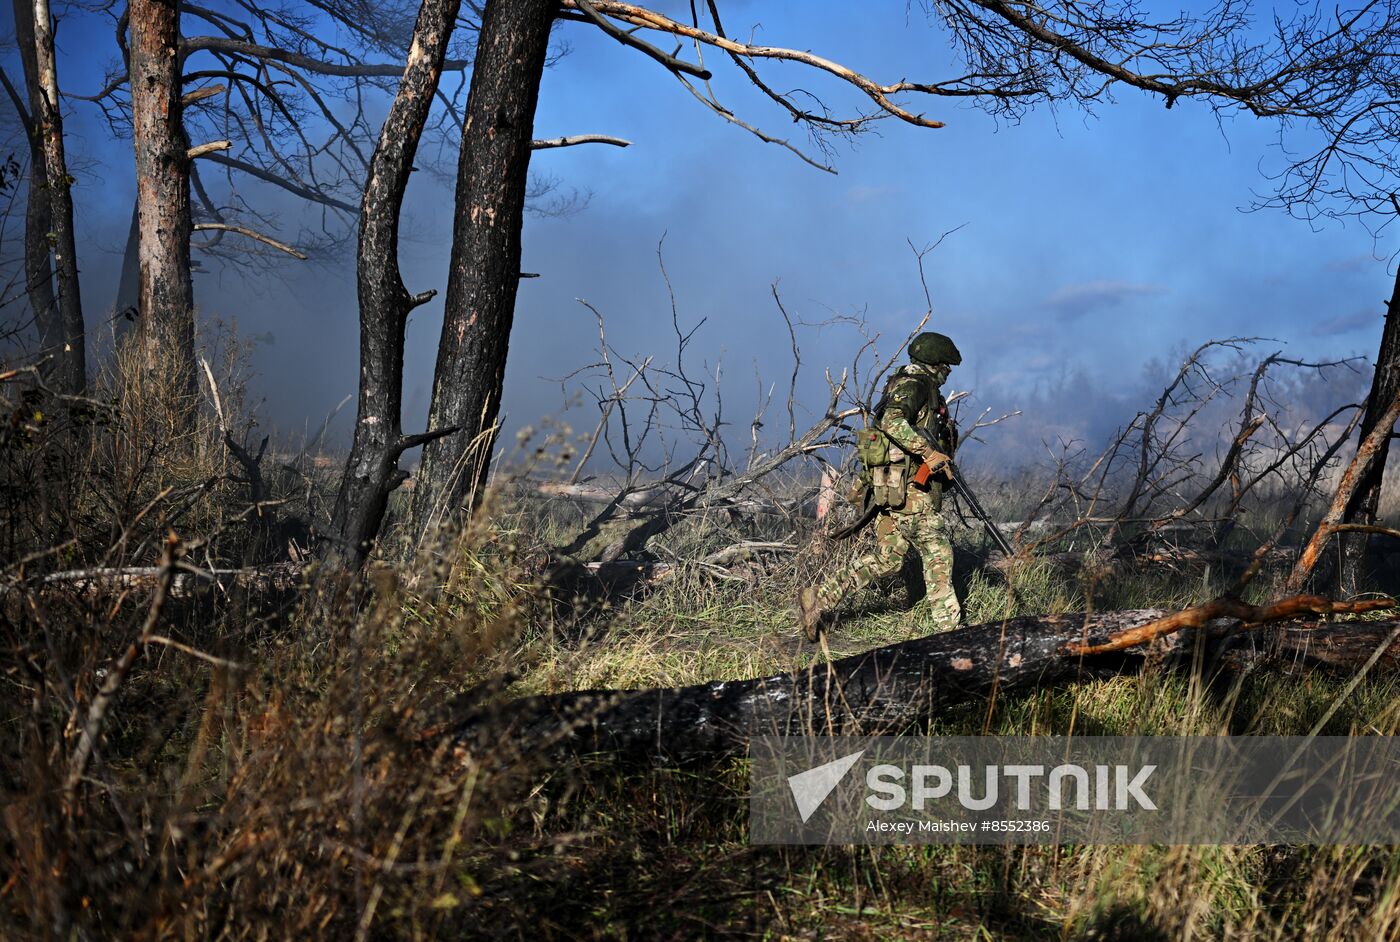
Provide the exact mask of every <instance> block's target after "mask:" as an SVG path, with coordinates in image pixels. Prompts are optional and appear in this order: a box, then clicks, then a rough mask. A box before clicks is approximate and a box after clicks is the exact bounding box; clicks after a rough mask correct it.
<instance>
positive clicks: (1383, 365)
mask: <svg viewBox="0 0 1400 942" xmlns="http://www.w3.org/2000/svg"><path fill="white" fill-rule="evenodd" d="M1396 393H1400V268H1397V269H1396V271H1395V287H1394V289H1393V290H1392V291H1391V294H1390V303H1389V304H1387V305H1386V310H1385V328H1384V329H1383V330H1382V331H1381V346H1380V350H1379V352H1378V353H1377V354H1376V372H1375V374H1374V375H1373V376H1372V378H1371V394H1370V396H1368V397H1367V399H1366V414H1365V415H1364V416H1363V417H1362V419H1361V433H1360V437H1359V440H1360V441H1363V442H1364V441H1365V440H1366V437H1367V436H1368V435H1370V434H1371V430H1372V429H1374V428H1375V427H1376V423H1378V422H1379V421H1380V420H1381V415H1382V413H1384V412H1385V407H1386V405H1387V404H1389V403H1390V402H1391V401H1392V400H1393V399H1394V398H1395V396H1396ZM1393 437H1394V436H1393V435H1392V436H1388V437H1387V438H1386V439H1385V440H1384V441H1382V442H1381V444H1380V448H1379V450H1378V451H1377V452H1376V457H1375V459H1374V461H1373V462H1372V464H1371V466H1370V467H1369V468H1368V469H1367V471H1366V473H1365V474H1364V475H1363V476H1362V478H1361V483H1360V484H1359V485H1358V486H1357V489H1356V493H1355V494H1354V495H1352V499H1351V500H1350V501H1349V502H1348V503H1347V508H1346V512H1345V513H1344V514H1343V515H1342V522H1343V523H1360V524H1374V523H1375V522H1376V513H1377V511H1378V510H1379V508H1380V500H1381V486H1382V484H1383V483H1384V481H1385V461H1386V457H1387V454H1388V453H1389V451H1390V439H1391V438H1393ZM1341 539H1342V566H1341V571H1340V580H1339V591H1340V593H1341V594H1343V595H1352V594H1355V592H1356V591H1357V589H1358V587H1359V582H1360V573H1359V570H1360V568H1361V565H1362V562H1363V560H1364V557H1365V554H1366V547H1367V544H1368V543H1369V541H1370V537H1369V536H1368V535H1367V534H1364V533H1350V534H1347V535H1345V536H1344V537H1342V538H1341Z"/></svg>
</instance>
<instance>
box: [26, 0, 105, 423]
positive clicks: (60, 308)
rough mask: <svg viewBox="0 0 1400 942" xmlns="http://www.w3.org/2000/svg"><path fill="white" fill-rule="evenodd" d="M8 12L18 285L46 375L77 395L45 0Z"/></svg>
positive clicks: (82, 362) (75, 299) (82, 336)
mask: <svg viewBox="0 0 1400 942" xmlns="http://www.w3.org/2000/svg"><path fill="white" fill-rule="evenodd" d="M14 12H15V33H16V38H17V39H18V41H19V52H20V62H21V63H22V64H23V68H24V83H25V87H26V88H27V90H28V96H27V98H28V102H27V103H28V108H27V109H26V107H25V102H24V101H22V100H21V98H20V95H19V93H18V92H17V91H16V90H15V89H13V88H11V89H9V92H10V95H11V100H12V102H13V104H14V106H15V111H16V113H17V114H18V115H19V116H20V120H21V122H22V123H23V124H24V127H25V131H26V132H27V136H28V138H29V147H30V151H29V153H30V164H29V192H28V194H27V201H28V202H27V209H26V220H25V236H24V255H25V266H24V269H25V288H26V291H27V293H28V295H29V303H30V307H31V308H32V310H33V312H34V320H35V323H36V325H37V326H38V329H39V347H40V351H39V352H40V353H41V354H42V355H45V356H48V357H51V358H52V360H51V361H50V362H51V363H52V366H51V367H50V368H49V369H48V370H47V379H48V380H49V382H50V383H51V384H52V385H53V386H54V388H55V389H56V390H58V391H59V392H61V393H64V394H67V395H81V394H82V392H83V390H84V389H85V388H86V386H87V353H86V350H87V334H86V330H85V327H84V324H83V308H82V299H81V296H80V293H79V286H78V253H77V245H76V240H75V236H74V230H73V189H72V177H71V176H70V175H69V173H68V160H67V157H66V155H65V153H64V140H63V115H62V112H61V110H60V109H61V106H62V102H61V101H60V98H59V94H58V64H57V61H56V58H55V54H54V41H53V19H52V16H51V15H50V12H49V4H48V0H35V2H26V0H15V2H14ZM6 84H7V85H8V82H7V83H6Z"/></svg>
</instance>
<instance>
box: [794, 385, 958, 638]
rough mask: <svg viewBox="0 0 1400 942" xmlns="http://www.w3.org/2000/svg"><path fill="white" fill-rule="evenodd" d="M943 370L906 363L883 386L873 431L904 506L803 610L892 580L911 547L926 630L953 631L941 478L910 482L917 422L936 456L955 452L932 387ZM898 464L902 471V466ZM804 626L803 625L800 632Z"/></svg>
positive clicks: (826, 608) (888, 515)
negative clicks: (881, 440)
mask: <svg viewBox="0 0 1400 942" xmlns="http://www.w3.org/2000/svg"><path fill="white" fill-rule="evenodd" d="M947 371H948V367H947V366H945V365H939V366H928V365H925V364H921V363H912V364H910V365H908V366H905V367H902V368H901V369H900V370H899V371H898V372H897V373H896V374H895V375H894V376H893V377H892V378H891V380H890V382H889V383H888V384H887V385H886V388H885V397H886V398H885V405H884V410H883V412H882V413H881V414H880V421H879V428H880V430H881V431H882V432H884V433H885V434H886V435H887V436H888V437H889V439H890V441H892V442H893V443H894V445H897V446H898V448H897V449H896V448H893V447H892V448H891V452H892V454H891V459H892V461H893V464H894V466H896V467H899V470H900V471H901V472H902V473H903V478H904V481H906V482H908V483H907V484H905V485H904V500H903V502H902V503H899V502H897V501H896V502H895V503H896V506H891V507H885V508H883V509H882V510H881V511H880V512H879V514H878V515H877V516H876V518H875V551H874V552H872V553H869V554H867V555H865V556H862V557H861V558H860V559H858V560H856V561H855V562H854V563H853V564H852V565H851V566H850V567H849V568H848V569H846V570H844V571H842V572H840V573H837V574H836V575H834V576H832V577H831V578H830V579H828V580H827V581H826V582H824V583H822V585H821V586H820V587H819V588H817V589H816V590H815V593H813V592H812V590H806V591H807V593H808V595H807V597H806V598H805V599H804V602H803V603H802V604H803V606H804V607H810V606H812V605H815V610H816V611H818V612H820V613H822V614H823V615H824V614H825V613H829V612H830V611H831V610H832V609H834V608H835V607H836V606H837V605H838V604H839V603H840V602H841V600H842V599H843V598H845V597H846V596H847V595H849V594H850V593H851V592H853V591H855V590H857V589H861V588H864V587H865V586H868V585H870V584H871V583H874V582H877V581H879V580H881V579H885V578H887V577H890V576H893V575H895V574H896V573H897V572H899V570H900V568H901V566H902V565H903V563H904V557H905V556H906V554H907V553H908V552H909V550H910V549H914V550H916V551H917V552H918V554H919V557H920V559H921V560H922V562H923V571H924V584H925V586H926V587H927V591H928V594H927V596H926V598H925V600H924V604H925V606H926V607H927V612H928V616H929V620H930V622H931V624H929V625H927V627H928V628H929V629H930V630H934V631H946V630H948V629H951V628H954V627H956V626H957V624H958V622H959V620H960V619H961V618H962V608H961V606H960V605H959V604H958V597H957V595H956V594H955V593H954V591H953V546H952V542H951V541H950V539H949V534H948V526H947V524H946V522H945V521H944V519H943V514H942V509H943V486H944V485H943V480H944V479H943V477H942V476H941V475H938V474H935V475H934V476H933V477H932V478H931V479H930V480H929V481H928V483H927V484H924V485H918V484H915V483H913V480H912V477H913V474H914V471H915V470H916V469H917V468H918V467H919V466H920V464H921V463H922V460H923V459H922V455H923V454H924V452H925V451H927V449H928V445H927V444H926V443H925V441H924V440H923V438H921V437H920V436H919V434H918V433H917V432H915V430H914V425H915V423H917V424H918V425H919V426H920V427H921V428H924V429H926V430H928V431H930V432H932V433H933V434H934V436H935V437H936V438H937V439H938V443H939V450H941V451H942V452H943V453H944V454H947V455H951V454H952V453H953V449H954V448H955V447H956V441H955V440H953V432H952V426H951V423H949V422H946V421H945V420H946V417H947V405H946V403H945V402H944V400H943V396H942V394H941V393H940V392H939V390H938V387H939V386H940V385H942V383H943V381H944V380H945V379H946V378H947ZM900 466H902V467H900ZM804 627H805V626H804Z"/></svg>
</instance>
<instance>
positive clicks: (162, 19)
mask: <svg viewBox="0 0 1400 942" xmlns="http://www.w3.org/2000/svg"><path fill="white" fill-rule="evenodd" d="M128 10H129V22H130V52H129V62H130V74H131V131H132V138H133V141H134V143H135V148H136V203H137V213H138V216H139V219H138V223H139V227H140V238H139V252H140V266H141V275H140V287H139V292H138V294H139V304H138V307H139V318H140V337H141V348H142V358H143V361H144V364H143V366H144V371H145V372H146V373H147V374H148V375H150V376H153V377H154V376H161V375H170V376H172V377H173V380H174V382H173V386H174V392H175V394H176V395H181V396H188V397H190V398H191V399H192V398H193V396H194V393H195V360H194V286H193V284H192V282H191V280H190V232H191V226H192V222H191V216H190V157H189V155H188V153H187V152H188V150H189V144H188V141H187V139H186V137H185V130H184V122H183V120H182V117H181V104H180V56H179V47H180V12H179V3H178V0H132V2H131V5H130V7H129V8H128ZM161 385H163V386H165V387H166V388H169V386H170V385H171V384H169V383H162V384H161ZM180 411H181V412H186V411H188V410H184V409H182V410H180Z"/></svg>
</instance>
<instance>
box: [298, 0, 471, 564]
mask: <svg viewBox="0 0 1400 942" xmlns="http://www.w3.org/2000/svg"><path fill="white" fill-rule="evenodd" d="M460 7H461V0H423V5H422V7H421V8H420V9H419V11H418V20H417V23H416V24H415V25H414V30H413V42H412V46H411V47H410V49H409V53H408V63H407V65H406V67H405V69H404V74H403V80H402V81H401V82H400V83H399V90H398V93H397V94H396V95H395V96H394V103H393V105H392V106H391V107H390V109H389V115H388V117H387V118H386V119H385V121H384V128H383V130H382V131H381V132H380V135H379V142H378V144H377V145H376V146H375V149H374V156H373V157H372V158H371V161H370V170H369V179H368V180H367V182H366V184H365V193H364V198H363V201H362V203H361V208H360V231H359V247H358V254H357V257H356V265H357V268H356V275H357V284H358V290H359V301H360V386H359V405H358V412H357V416H356V420H355V439H354V443H353V444H352V446H351V449H350V457H349V459H348V460H347V462H346V465H345V476H344V478H343V479H342V481H341V485H340V493H339V495H338V496H337V498H336V503H335V511H334V515H333V522H332V529H333V531H334V537H333V542H331V543H330V544H328V545H327V546H326V547H325V548H324V550H323V555H324V556H325V557H326V558H327V559H329V560H332V561H333V562H335V563H336V564H339V565H350V566H354V567H356V568H358V567H359V565H360V564H361V563H363V562H364V559H365V557H366V555H367V554H368V552H369V549H370V546H371V544H372V543H373V541H374V539H375V537H376V536H377V535H378V534H379V528H380V525H381V524H382V522H383V520H384V512H385V509H386V507H387V506H388V501H389V495H390V493H392V492H393V490H394V488H396V487H398V486H399V484H400V483H402V481H403V480H404V478H405V477H406V476H407V475H406V473H405V472H404V471H402V470H400V468H399V457H400V456H401V455H402V454H403V452H404V450H405V449H406V448H409V447H411V446H412V445H414V444H421V443H422V440H423V439H424V438H425V437H427V436H411V437H405V436H404V434H403V431H402V417H401V412H402V405H403V348H404V330H405V328H406V326H407V324H408V315H409V312H410V311H411V310H413V308H414V307H415V306H417V305H418V304H421V303H423V302H424V301H426V300H428V298H430V297H432V294H433V292H427V293H425V294H422V295H418V296H416V297H414V296H410V295H409V293H408V289H407V288H406V287H405V286H404V283H403V274H402V272H401V271H400V270H399V211H400V209H401V207H402V205H403V198H404V191H405V189H406V188H407V186H408V178H409V174H410V173H411V172H412V170H413V158H414V154H415V152H416V151H417V149H418V141H419V138H420V137H421V136H422V133H423V126H424V124H425V123H426V122H427V119H428V113H429V111H430V110H431V108H432V103H433V96H434V94H435V93H436V91H437V86H438V80H439V79H440V77H441V75H442V69H443V61H444V59H445V57H446V53H447V44H448V39H449V38H450V37H451V34H452V26H453V23H454V22H455V21H456V18H457V13H458V10H459V8H460Z"/></svg>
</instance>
